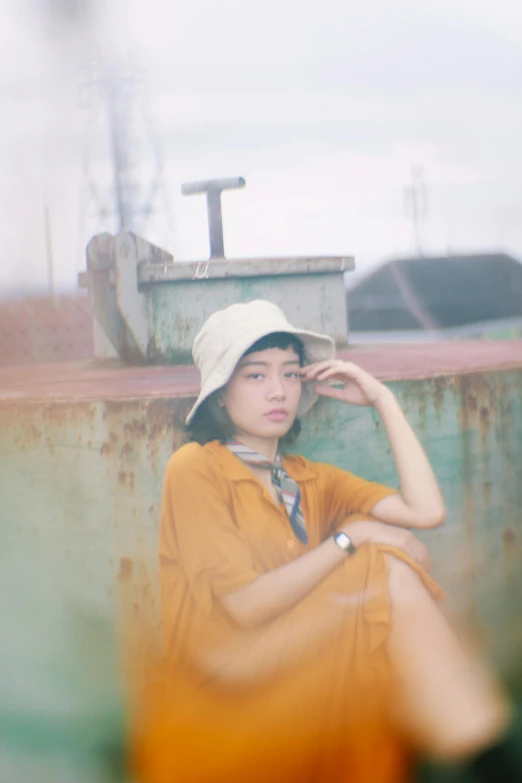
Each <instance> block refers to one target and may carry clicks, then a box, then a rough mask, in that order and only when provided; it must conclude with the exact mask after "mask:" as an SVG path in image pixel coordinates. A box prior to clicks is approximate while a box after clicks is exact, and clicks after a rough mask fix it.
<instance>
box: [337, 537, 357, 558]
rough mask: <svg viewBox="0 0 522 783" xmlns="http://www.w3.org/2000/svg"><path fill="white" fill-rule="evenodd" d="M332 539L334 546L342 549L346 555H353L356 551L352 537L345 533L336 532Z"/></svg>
mask: <svg viewBox="0 0 522 783" xmlns="http://www.w3.org/2000/svg"><path fill="white" fill-rule="evenodd" d="M333 540H334V541H335V544H336V546H338V547H339V549H342V550H343V552H344V553H345V554H346V555H353V554H354V553H355V552H356V551H357V549H356V547H355V545H354V543H353V541H352V539H351V538H350V536H348V535H346V533H342V532H341V533H337V534H336V535H335V536H334V537H333Z"/></svg>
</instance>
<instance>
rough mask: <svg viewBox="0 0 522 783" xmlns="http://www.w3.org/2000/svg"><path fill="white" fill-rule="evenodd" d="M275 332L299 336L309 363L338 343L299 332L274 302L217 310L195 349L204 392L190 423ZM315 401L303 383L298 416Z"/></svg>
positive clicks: (332, 353) (331, 352)
mask: <svg viewBox="0 0 522 783" xmlns="http://www.w3.org/2000/svg"><path fill="white" fill-rule="evenodd" d="M273 332H288V333H289V334H294V335H295V336H296V337H298V338H299V339H300V340H301V342H302V343H303V345H304V350H305V357H306V361H307V362H308V363H310V364H312V363H313V362H320V361H324V359H332V358H333V357H334V356H335V344H334V341H333V340H332V338H331V337H328V336H327V335H324V334H316V333H315V332H308V331H306V330H305V329H296V328H295V326H292V324H290V323H289V322H288V321H287V320H286V316H285V315H284V313H283V312H282V310H280V309H279V307H278V306H277V305H275V304H273V303H272V302H267V301H265V300H263V299H255V300H254V301H252V302H244V303H241V304H233V305H230V307H226V308H225V309H224V310H218V311H217V312H215V313H213V314H212V315H211V316H210V317H209V318H207V320H206V321H205V323H204V324H203V326H202V327H201V329H200V331H199V332H198V334H197V335H196V338H195V340H194V345H193V347H192V356H193V357H194V362H195V364H196V366H197V367H198V369H199V372H200V374H201V391H200V393H199V397H198V398H197V400H196V402H195V404H194V406H193V407H192V409H191V411H190V413H189V414H188V416H187V418H186V423H187V424H189V423H190V422H191V420H192V418H193V416H194V414H195V413H196V411H197V409H198V408H199V406H200V405H201V403H202V402H204V401H205V400H206V399H207V397H209V396H210V395H211V394H212V392H215V391H217V389H220V388H221V387H222V386H224V385H225V384H226V383H227V382H228V381H229V380H230V378H231V376H232V373H233V372H234V370H235V367H236V365H237V363H238V361H239V360H240V359H241V357H242V356H243V354H244V353H245V351H247V350H248V349H249V348H250V346H252V345H253V344H254V343H255V342H257V340H259V339H260V338H261V337H266V335H268V334H272V333H273ZM316 400H317V394H316V393H315V392H314V390H313V389H312V387H311V384H303V389H302V392H301V399H300V401H299V406H298V408H297V414H298V415H300V416H302V415H303V414H304V413H306V412H307V411H308V410H310V408H311V407H312V405H313V404H314V402H315V401H316Z"/></svg>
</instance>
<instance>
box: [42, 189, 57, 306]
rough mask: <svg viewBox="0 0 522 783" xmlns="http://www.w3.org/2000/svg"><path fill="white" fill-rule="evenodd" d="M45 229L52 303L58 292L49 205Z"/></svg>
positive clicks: (47, 205) (46, 205)
mask: <svg viewBox="0 0 522 783" xmlns="http://www.w3.org/2000/svg"><path fill="white" fill-rule="evenodd" d="M44 229H45V251H46V256H47V276H48V281H49V294H50V297H51V302H52V303H53V305H54V303H55V301H56V291H55V287H54V254H53V240H52V233H51V217H50V214H49V204H47V203H46V204H45V205H44Z"/></svg>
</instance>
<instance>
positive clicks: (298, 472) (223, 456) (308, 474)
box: [205, 440, 317, 482]
mask: <svg viewBox="0 0 522 783" xmlns="http://www.w3.org/2000/svg"><path fill="white" fill-rule="evenodd" d="M205 448H206V449H208V451H210V453H211V454H213V455H214V456H215V457H216V459H218V460H219V463H220V464H221V466H222V468H223V469H224V470H225V472H226V474H227V476H229V477H230V478H231V479H232V481H257V479H256V477H255V476H254V475H253V474H252V471H251V470H250V468H248V467H247V466H246V465H245V463H244V462H241V460H240V459H239V458H238V457H236V456H235V454H232V452H231V451H230V449H227V447H226V446H225V445H223V444H222V443H220V442H219V441H218V440H212V441H210V443H207V444H206V445H205ZM283 464H284V466H285V468H286V470H288V473H289V474H290V476H291V477H292V478H293V479H294V480H295V481H297V482H299V481H308V480H309V479H314V478H316V477H317V473H316V472H315V471H314V470H313V469H312V468H311V466H310V463H308V462H306V463H305V462H303V461H302V460H301V459H299V458H295V457H294V456H292V455H291V454H289V455H288V456H283Z"/></svg>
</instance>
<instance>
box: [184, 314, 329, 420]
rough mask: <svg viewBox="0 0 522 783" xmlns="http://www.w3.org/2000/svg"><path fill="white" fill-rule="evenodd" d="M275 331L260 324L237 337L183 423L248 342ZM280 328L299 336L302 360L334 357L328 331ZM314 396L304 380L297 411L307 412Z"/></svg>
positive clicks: (226, 375)
mask: <svg viewBox="0 0 522 783" xmlns="http://www.w3.org/2000/svg"><path fill="white" fill-rule="evenodd" d="M274 331H275V330H274V329H273V328H272V329H267V328H266V327H264V328H263V327H261V326H260V327H259V329H258V330H255V332H254V333H252V331H250V332H249V333H248V334H247V335H243V336H242V337H240V338H238V340H237V342H235V343H234V347H233V349H231V350H230V351H228V352H227V353H226V355H225V356H222V357H221V358H220V362H219V368H216V369H215V370H214V372H211V373H210V374H209V376H208V378H207V380H206V382H205V384H204V385H203V386H202V388H201V390H200V393H199V396H198V398H197V400H196V402H195V403H194V405H193V406H192V408H191V409H190V411H189V414H188V416H187V418H186V419H185V424H190V422H191V421H192V419H193V418H194V415H195V414H196V411H197V410H198V408H199V407H200V406H201V404H202V403H203V402H205V400H206V399H207V398H208V397H210V395H211V394H213V393H214V392H215V391H217V390H218V389H221V388H222V387H223V386H225V384H226V383H228V381H229V380H230V378H231V377H232V374H233V372H234V370H235V368H236V365H237V363H238V362H239V360H240V359H241V357H242V356H243V354H244V353H245V351H248V349H249V348H250V346H251V345H253V344H254V343H255V342H257V341H258V340H260V339H261V338H262V337H266V336H267V335H269V334H272V333H273V332H274ZM282 331H284V332H285V333H287V334H293V335H295V337H298V338H299V339H300V340H301V342H302V343H303V346H304V352H305V361H306V363H307V364H314V363H315V362H322V361H324V360H326V359H333V358H334V357H335V343H334V341H333V340H332V338H331V337H329V336H328V335H325V334H318V333H316V332H309V331H307V330H306V329H295V328H294V327H291V326H290V325H288V326H287V327H285V328H284V330H282ZM317 398H318V395H317V394H316V393H315V391H314V390H313V388H312V384H311V383H304V384H303V386H302V390H301V398H300V400H299V405H298V407H297V415H298V416H303V415H304V414H305V413H307V412H308V411H309V410H310V408H311V407H312V405H313V404H314V403H315V402H316V401H317Z"/></svg>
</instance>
